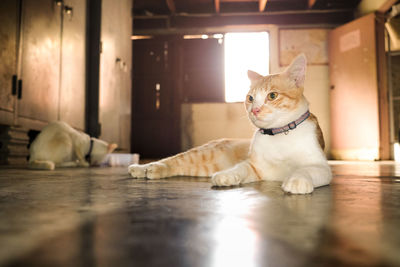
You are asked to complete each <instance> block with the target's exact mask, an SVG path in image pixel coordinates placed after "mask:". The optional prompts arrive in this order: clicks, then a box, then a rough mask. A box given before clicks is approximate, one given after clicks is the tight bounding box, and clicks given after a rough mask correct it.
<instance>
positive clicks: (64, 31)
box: [0, 0, 86, 130]
mask: <svg viewBox="0 0 400 267" xmlns="http://www.w3.org/2000/svg"><path fill="white" fill-rule="evenodd" d="M58 3H59V4H58ZM0 5H1V8H0V10H1V11H0V12H5V13H7V15H6V16H3V15H2V14H0V25H1V26H0V32H1V35H0V36H6V37H5V39H6V42H4V40H2V41H1V46H5V47H6V49H5V50H3V49H0V51H6V52H5V53H6V58H7V60H6V64H5V63H4V61H3V56H2V64H0V77H1V78H0V79H1V87H0V92H1V93H0V109H1V110H3V111H4V112H3V113H1V114H2V115H1V116H0V124H9V125H10V124H14V125H21V126H23V127H25V128H29V129H36V130H40V129H41V128H42V127H43V126H44V125H46V124H47V123H48V122H51V121H55V120H64V121H66V122H67V123H69V124H71V125H72V126H74V127H75V128H78V129H82V130H83V129H84V118H85V116H84V109H85V17H86V16H85V12H86V10H85V9H86V1H79V0H68V1H59V2H57V1H48V0H24V1H10V0H6V1H2V2H1V3H0ZM8 14H11V15H12V16H9V15H8ZM13 75H17V77H18V80H19V81H20V83H19V84H20V85H22V86H21V87H20V88H19V89H21V94H20V98H18V97H17V96H13V95H11V92H12V90H11V89H12V88H11V87H12V76H13ZM14 101H15V102H16V104H15V105H14ZM7 112H8V113H7ZM10 118H13V119H10Z"/></svg>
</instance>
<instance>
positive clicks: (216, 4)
mask: <svg viewBox="0 0 400 267" xmlns="http://www.w3.org/2000/svg"><path fill="white" fill-rule="evenodd" d="M214 4H215V12H217V13H219V10H220V1H219V0H214Z"/></svg>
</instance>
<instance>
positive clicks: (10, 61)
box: [0, 0, 19, 124]
mask: <svg viewBox="0 0 400 267" xmlns="http://www.w3.org/2000/svg"><path fill="white" fill-rule="evenodd" d="M18 6H19V5H18V1H14V0H2V1H1V3H0V7H1V8H0V61H1V64H0V123H3V124H12V122H13V116H14V102H15V98H16V97H15V95H16V88H14V94H13V92H12V90H13V88H12V87H13V76H14V75H15V74H16V71H17V49H18V42H17V40H18V15H19V12H18ZM14 78H16V77H14ZM15 82H16V79H14V86H15V87H16V84H15Z"/></svg>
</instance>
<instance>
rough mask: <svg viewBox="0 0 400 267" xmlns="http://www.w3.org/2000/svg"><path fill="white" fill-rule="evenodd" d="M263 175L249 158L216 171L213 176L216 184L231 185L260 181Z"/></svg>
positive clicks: (213, 181)
mask: <svg viewBox="0 0 400 267" xmlns="http://www.w3.org/2000/svg"><path fill="white" fill-rule="evenodd" d="M260 180H261V176H260V175H259V173H258V172H257V169H256V168H255V167H254V166H253V165H252V164H251V162H249V161H248V160H245V161H242V162H240V163H238V164H236V165H235V166H234V167H232V168H230V169H227V170H224V171H220V172H217V173H215V174H214V175H213V176H212V177H211V183H212V184H213V185H214V186H231V185H238V184H245V183H251V182H255V181H260Z"/></svg>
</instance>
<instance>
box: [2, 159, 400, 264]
mask: <svg viewBox="0 0 400 267" xmlns="http://www.w3.org/2000/svg"><path fill="white" fill-rule="evenodd" d="M331 165H332V170H333V173H334V179H333V182H332V184H331V186H326V187H323V188H319V189H317V190H315V191H314V193H312V194H311V195H289V194H284V193H283V192H282V191H281V189H280V184H279V183H276V182H260V183H253V184H248V185H245V186H239V187H232V188H224V189H218V188H211V187H210V183H209V181H208V179H206V178H187V177H180V178H171V179H164V180H134V179H130V178H129V176H128V173H127V171H126V168H92V169H62V170H55V171H31V170H25V169H12V168H2V169H0V266H145V267H147V266H190V267H192V266H223V267H225V266H229V267H234V266H240V267H251V266H400V165H396V164H394V163H392V162H381V163H377V162H372V163H351V162H350V163H349V162H347V163H346V162H332V164H331Z"/></svg>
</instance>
